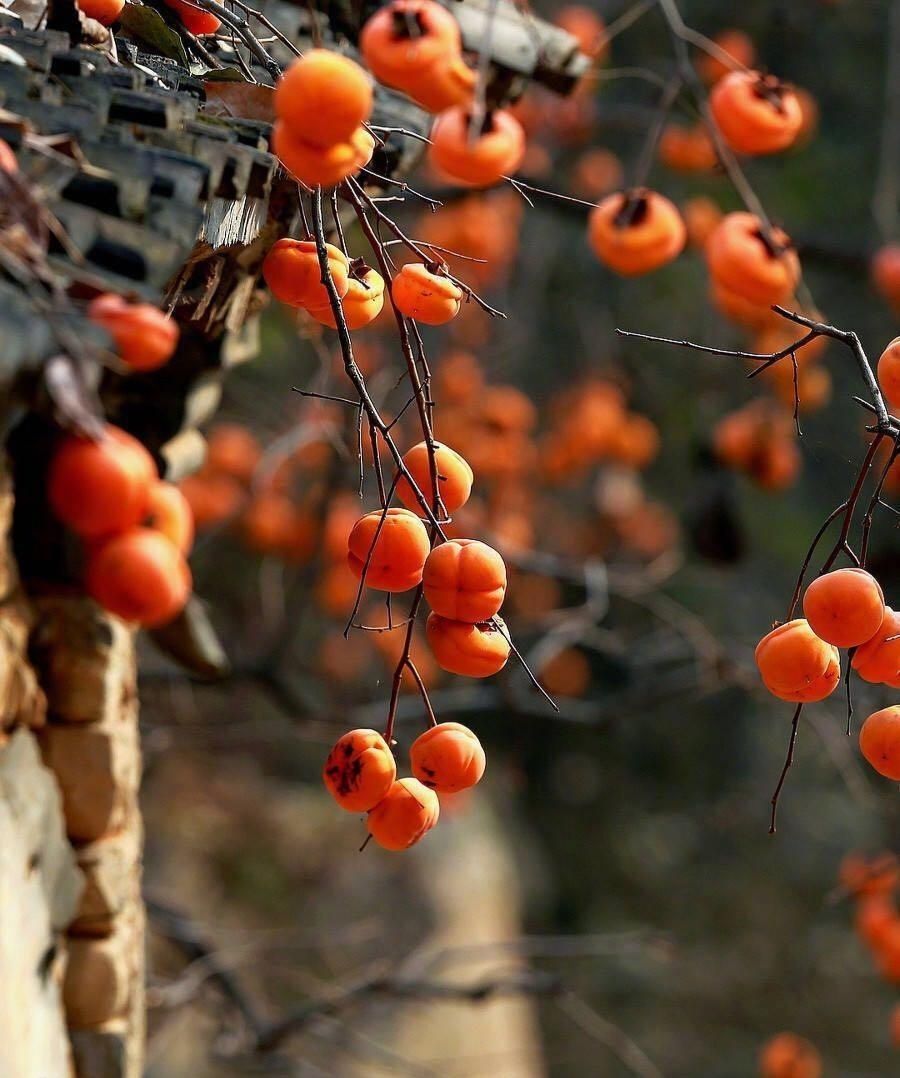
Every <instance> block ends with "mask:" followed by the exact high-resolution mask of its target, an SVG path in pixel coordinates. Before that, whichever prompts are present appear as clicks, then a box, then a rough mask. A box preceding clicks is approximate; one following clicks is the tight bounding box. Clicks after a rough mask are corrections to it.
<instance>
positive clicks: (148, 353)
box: [87, 292, 180, 371]
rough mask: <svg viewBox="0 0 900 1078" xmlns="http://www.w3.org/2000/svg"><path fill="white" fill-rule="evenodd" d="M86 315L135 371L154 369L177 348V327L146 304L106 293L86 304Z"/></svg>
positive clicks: (124, 361) (123, 360)
mask: <svg viewBox="0 0 900 1078" xmlns="http://www.w3.org/2000/svg"><path fill="white" fill-rule="evenodd" d="M87 313H88V318H89V319H90V320H91V321H92V322H93V323H95V325H98V326H102V327H103V329H105V330H106V332H107V333H108V334H109V335H110V337H112V339H113V342H114V343H115V346H116V351H117V352H118V353H119V356H120V357H121V359H122V362H123V363H125V364H127V366H129V367H131V368H132V370H136V371H155V370H157V369H158V368H159V367H162V366H164V365H165V364H166V363H168V362H169V360H170V359H171V358H172V355H173V354H174V352H175V349H176V348H177V347H178V338H179V336H180V333H179V329H178V326H177V325H176V323H175V322H173V321H172V319H171V318H167V317H166V315H164V314H163V312H162V311H160V310H159V309H158V308H156V307H153V306H151V305H150V304H149V303H126V302H125V300H123V299H122V297H121V296H117V295H115V293H113V292H107V293H105V294H104V295H102V296H97V298H96V299H95V300H92V301H91V303H90V305H89V306H88V312H87Z"/></svg>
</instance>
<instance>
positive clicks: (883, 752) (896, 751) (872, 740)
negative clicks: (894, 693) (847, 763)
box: [859, 704, 900, 782]
mask: <svg viewBox="0 0 900 1078" xmlns="http://www.w3.org/2000/svg"><path fill="white" fill-rule="evenodd" d="M859 749H860V752H861V753H862V754H863V756H864V757H865V758H866V760H867V761H868V762H869V763H870V764H871V765H872V767H873V768H874V769H875V770H876V771H877V772H878V774H879V775H884V777H885V778H886V779H893V781H894V782H900V705H897V704H895V705H894V706H893V707H885V708H882V709H881V711H873V712H872V714H871V715H870V716H869V717H868V718H867V719H866V721H865V722H864V723H863V724H862V727H861V728H860V731H859Z"/></svg>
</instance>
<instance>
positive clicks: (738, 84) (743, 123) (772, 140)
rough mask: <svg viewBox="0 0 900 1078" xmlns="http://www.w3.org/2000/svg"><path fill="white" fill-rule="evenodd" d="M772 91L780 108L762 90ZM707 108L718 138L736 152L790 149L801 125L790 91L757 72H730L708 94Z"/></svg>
mask: <svg viewBox="0 0 900 1078" xmlns="http://www.w3.org/2000/svg"><path fill="white" fill-rule="evenodd" d="M766 89H768V90H770V91H774V92H775V93H776V95H777V97H778V99H779V102H780V105H776V104H775V103H774V102H773V101H770V100H769V99H768V98H767V97H766V96H765V95H764V93H762V91H764V90H766ZM709 107H710V111H711V112H712V116H713V119H714V120H715V123H716V127H718V129H719V132H720V134H721V135H722V138H723V139H724V140H725V141H726V142H727V143H728V145H729V146H730V147H731V148H732V149H733V150H735V151H737V153H743V154H748V155H754V156H755V155H760V154H769V153H777V152H778V151H779V150H785V149H787V147H788V146H790V145H791V144H792V143H793V142H794V141H795V140H796V138H797V136H798V135H799V134H800V129H801V128H802V126H803V109H802V108H801V107H800V101H799V99H798V98H797V95H796V94H795V93H794V91H793V90H789V89H787V88H786V87H784V86H783V84H781V83H780V82H779V81H778V80H777V79H774V78H772V77H771V76H762V75H760V73H759V72H758V71H732V72H731V74H729V75H726V76H725V77H724V78H722V79H720V80H719V81H718V82H717V83H716V85H715V86H714V88H713V90H712V93H711V94H710V95H709Z"/></svg>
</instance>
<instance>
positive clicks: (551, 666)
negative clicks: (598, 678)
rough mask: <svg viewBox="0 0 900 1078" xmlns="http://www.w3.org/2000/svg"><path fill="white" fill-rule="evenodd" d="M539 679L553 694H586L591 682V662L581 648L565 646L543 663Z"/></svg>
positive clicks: (578, 695)
mask: <svg viewBox="0 0 900 1078" xmlns="http://www.w3.org/2000/svg"><path fill="white" fill-rule="evenodd" d="M538 679H539V680H540V683H541V684H542V685H543V686H544V688H545V689H546V690H547V692H548V693H550V695H551V696H569V697H580V696H584V695H585V693H586V692H587V691H588V688H589V687H590V684H591V664H590V663H589V662H588V660H587V657H586V656H585V654H584V652H583V651H582V650H581V649H580V648H563V649H562V651H558V652H557V653H556V654H555V655H553V656H551V658H549V659H547V661H546V662H544V663H542V664H541V667H540V670H539V671H538Z"/></svg>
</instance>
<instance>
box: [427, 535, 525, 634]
mask: <svg viewBox="0 0 900 1078" xmlns="http://www.w3.org/2000/svg"><path fill="white" fill-rule="evenodd" d="M422 584H423V585H424V589H425V599H426V601H427V603H428V605H429V606H430V607H431V609H432V610H433V611H434V612H435V613H436V614H440V616H441V617H442V618H449V619H450V620H451V621H468V622H472V623H473V624H474V623H475V622H480V621H488V620H489V619H490V618H492V617H493V616H494V615H495V614H496V613H497V611H498V610H499V609H500V607H501V606H502V605H503V599H504V596H505V595H506V565H505V564H504V562H503V558H501V557H500V555H499V554H498V553H497V551H496V550H494V549H493V547H489V546H488V545H487V544H486V543H481V542H479V541H478V540H477V539H450V540H448V542H446V543H441V545H440V546H436V547H435V548H434V550H432V552H431V553H430V554H429V555H428V558H427V560H426V562H425V568H424V571H423V573H422Z"/></svg>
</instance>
